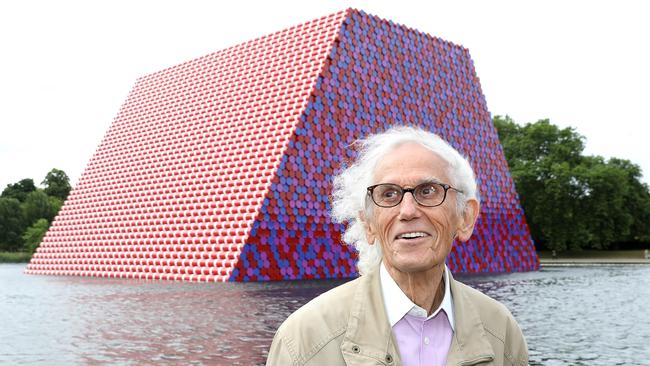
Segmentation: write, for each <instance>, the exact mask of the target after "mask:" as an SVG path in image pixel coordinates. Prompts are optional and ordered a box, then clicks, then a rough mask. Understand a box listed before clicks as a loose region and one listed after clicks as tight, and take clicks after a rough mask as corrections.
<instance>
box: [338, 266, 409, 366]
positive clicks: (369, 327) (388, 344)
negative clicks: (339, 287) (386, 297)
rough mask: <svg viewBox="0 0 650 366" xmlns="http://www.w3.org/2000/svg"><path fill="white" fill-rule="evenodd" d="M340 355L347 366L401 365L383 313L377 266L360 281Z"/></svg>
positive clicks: (384, 311) (384, 312) (386, 318)
mask: <svg viewBox="0 0 650 366" xmlns="http://www.w3.org/2000/svg"><path fill="white" fill-rule="evenodd" d="M341 353H342V354H343V358H344V359H345V362H346V364H348V365H363V364H372V365H375V364H377V362H380V363H381V364H384V365H389V366H391V365H400V364H401V362H400V360H399V353H398V352H397V347H396V346H395V340H394V339H393V332H392V329H391V327H390V324H388V317H387V315H386V310H385V309H384V301H383V298H382V295H381V285H380V280H379V266H377V267H375V268H374V269H373V270H372V271H371V272H370V273H367V274H365V275H363V276H361V277H360V278H359V286H358V287H357V290H356V291H355V293H354V299H353V301H352V307H351V309H350V318H349V321H348V326H347V330H346V332H345V335H344V337H343V342H342V343H341Z"/></svg>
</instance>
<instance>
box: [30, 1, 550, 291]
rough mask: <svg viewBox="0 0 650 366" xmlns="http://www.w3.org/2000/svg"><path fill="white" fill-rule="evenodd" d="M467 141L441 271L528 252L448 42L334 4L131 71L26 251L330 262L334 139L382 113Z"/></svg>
mask: <svg viewBox="0 0 650 366" xmlns="http://www.w3.org/2000/svg"><path fill="white" fill-rule="evenodd" d="M402 124H408V125H416V126H420V127H423V128H426V129H429V130H431V131H434V132H436V133H438V134H440V135H441V136H443V137H444V138H446V139H447V140H448V141H450V142H451V143H452V145H454V146H455V147H456V148H458V149H459V150H460V151H462V152H463V153H464V154H465V155H466V156H468V157H469V159H470V161H471V162H472V165H473V167H474V169H475V170H476V172H477V177H478V180H479V185H480V194H481V196H482V197H481V198H482V209H483V213H482V215H481V217H480V219H479V222H478V225H477V228H476V232H475V236H474V238H473V239H472V240H471V241H470V242H468V243H464V244H458V245H456V246H455V248H454V251H453V252H452V254H451V256H450V259H449V265H450V268H451V269H452V270H453V271H456V272H501V271H523V270H533V269H536V268H537V267H538V261H537V257H536V255H535V251H534V247H533V244H532V241H531V238H530V234H529V232H528V228H527V225H526V223H525V219H524V216H523V212H522V210H521V207H520V205H519V201H518V198H517V195H516V192H515V190H514V186H513V184H512V179H511V178H510V175H509V173H508V167H507V165H506V162H505V159H504V157H503V152H502V150H501V147H500V144H499V141H498V137H497V135H496V131H495V129H494V127H493V126H492V124H491V120H490V116H489V113H488V111H487V107H486V105H485V98H484V97H483V95H482V92H481V89H480V85H479V82H478V78H477V76H476V74H475V71H474V67H473V65H472V61H471V58H470V57H469V53H468V51H467V50H466V49H464V48H462V47H460V46H456V45H453V44H451V43H449V42H445V41H442V40H440V39H437V38H434V37H431V36H429V35H427V34H424V33H420V32H417V31H415V30H412V29H409V28H407V27H404V26H401V25H397V24H394V23H392V22H390V21H386V20H382V19H379V18H377V17H374V16H371V15H368V14H365V13H364V12H361V11H357V10H346V11H343V12H339V13H336V14H333V15H331V16H328V17H324V18H321V19H317V20H315V21H312V22H308V23H306V24H302V25H299V26H296V27H292V28H289V29H287V30H284V31H281V32H278V33H275V34H272V35H269V36H265V37H261V38H259V39H256V40H253V41H250V42H247V43H244V44H242V45H238V46H234V47H231V48H228V49H225V50H222V51H219V52H216V53H213V54H211V55H207V56H205V57H202V58H199V59H196V60H192V61H189V62H187V63H184V64H181V65H178V66H175V67H171V68H169V69H166V70H163V71H160V72H157V73H154V74H151V75H148V76H145V77H143V78H141V79H139V80H138V81H137V82H136V85H135V87H134V88H133V90H132V92H131V93H130V95H129V97H128V98H127V100H126V102H125V103H124V105H123V107H122V108H121V110H120V111H119V113H118V115H117V117H116V119H115V121H114V122H113V124H112V125H111V127H110V129H109V131H108V132H107V134H106V136H105V137H104V139H103V140H102V142H101V143H100V145H99V147H98V148H97V151H96V153H95V154H94V156H93V157H92V159H91V161H90V162H89V164H88V166H87V168H86V170H85V172H84V173H83V175H82V177H81V178H80V180H79V182H78V184H77V186H76V187H75V189H74V190H73V191H72V192H71V194H70V196H69V197H68V199H67V200H66V202H65V204H64V206H63V208H62V209H61V211H60V213H59V215H58V216H57V217H56V219H55V220H54V222H53V223H52V226H51V227H50V230H49V231H48V233H47V234H46V236H45V238H44V239H43V242H42V243H41V245H40V247H39V249H38V251H37V253H36V254H35V255H34V257H33V259H32V261H31V263H30V264H29V265H28V269H27V272H28V273H32V274H54V275H82V276H101V277H118V278H143V279H170V280H187V281H226V280H237V281H258V280H279V279H306V278H346V277H352V276H355V275H356V269H355V262H356V254H355V252H354V250H353V249H352V248H350V247H348V246H345V245H342V244H341V240H340V235H341V232H342V230H343V228H342V226H341V225H339V224H334V223H332V222H331V220H330V218H329V211H330V205H329V197H328V196H329V194H330V193H331V183H332V177H333V176H334V175H335V174H336V172H337V171H338V170H339V169H341V167H342V165H343V164H344V162H346V161H349V160H350V159H351V158H352V157H353V156H354V153H353V152H352V151H351V149H350V144H351V143H352V142H353V141H354V140H356V139H357V138H360V137H363V136H365V135H367V134H368V133H370V132H377V131H381V130H384V129H386V128H389V127H391V126H394V125H402Z"/></svg>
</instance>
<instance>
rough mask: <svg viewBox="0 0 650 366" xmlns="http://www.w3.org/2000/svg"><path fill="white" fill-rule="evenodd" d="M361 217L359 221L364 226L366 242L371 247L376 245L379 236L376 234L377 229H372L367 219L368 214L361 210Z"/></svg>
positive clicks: (359, 214) (359, 213)
mask: <svg viewBox="0 0 650 366" xmlns="http://www.w3.org/2000/svg"><path fill="white" fill-rule="evenodd" d="M357 215H358V216H359V220H360V221H361V224H362V225H363V229H364V230H365V232H366V242H367V243H368V244H370V245H373V244H375V239H377V235H376V233H375V229H374V228H373V227H372V225H371V224H370V222H369V221H368V219H367V218H366V213H365V212H364V211H363V210H361V211H359V212H358V213H357Z"/></svg>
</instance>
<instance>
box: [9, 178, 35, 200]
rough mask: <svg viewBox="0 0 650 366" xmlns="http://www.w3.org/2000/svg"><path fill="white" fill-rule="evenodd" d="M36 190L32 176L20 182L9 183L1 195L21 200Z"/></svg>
mask: <svg viewBox="0 0 650 366" xmlns="http://www.w3.org/2000/svg"><path fill="white" fill-rule="evenodd" d="M35 190H36V186H35V185H34V180H33V179H31V178H25V179H22V180H20V181H19V182H18V183H14V184H7V187H6V188H5V189H4V190H3V191H2V195H0V197H4V198H15V199H17V200H18V201H20V202H23V201H25V198H27V195H28V194H29V193H30V192H33V191H35Z"/></svg>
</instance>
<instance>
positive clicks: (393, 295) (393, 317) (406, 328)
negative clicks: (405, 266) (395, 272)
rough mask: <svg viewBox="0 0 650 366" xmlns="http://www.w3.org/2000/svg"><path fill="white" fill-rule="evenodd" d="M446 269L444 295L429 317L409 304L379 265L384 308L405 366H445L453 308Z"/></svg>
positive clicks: (416, 306) (451, 327) (451, 328)
mask: <svg viewBox="0 0 650 366" xmlns="http://www.w3.org/2000/svg"><path fill="white" fill-rule="evenodd" d="M448 271H449V270H448V269H447V266H445V271H444V272H443V281H444V282H445V286H444V287H445V295H444V297H443V299H442V303H441V304H440V307H438V309H436V311H434V312H433V313H432V314H431V315H430V316H427V312H426V310H424V309H422V308H421V307H419V306H418V305H416V304H414V303H413V302H411V300H410V299H409V298H408V297H407V296H406V295H405V294H404V292H402V290H401V289H400V288H399V286H398V285H397V283H396V282H395V280H393V278H392V277H391V276H390V274H389V273H388V270H386V267H385V266H384V263H383V262H382V264H381V268H380V270H379V275H380V281H381V289H382V294H383V298H384V307H385V308H386V314H387V315H388V322H389V323H390V325H391V327H392V328H393V335H394V336H395V340H396V342H397V348H398V350H399V353H400V357H401V359H402V362H403V364H404V365H405V366H412V365H418V366H419V365H444V364H445V363H446V362H447V353H449V347H450V346H451V339H452V336H453V334H454V306H453V300H452V298H451V291H450V290H449V280H448V278H449V276H448V273H447V272H448Z"/></svg>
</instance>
